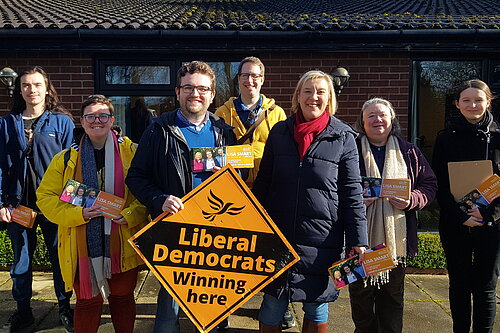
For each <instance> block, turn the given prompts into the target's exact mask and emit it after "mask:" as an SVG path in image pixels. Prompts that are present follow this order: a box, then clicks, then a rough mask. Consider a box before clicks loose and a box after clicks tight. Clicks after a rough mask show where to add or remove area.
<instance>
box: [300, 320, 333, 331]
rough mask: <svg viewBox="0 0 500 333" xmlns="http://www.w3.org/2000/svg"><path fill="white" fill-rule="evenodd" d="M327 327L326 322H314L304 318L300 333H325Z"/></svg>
mask: <svg viewBox="0 0 500 333" xmlns="http://www.w3.org/2000/svg"><path fill="white" fill-rule="evenodd" d="M327 328H328V322H326V323H316V322H314V321H311V320H309V319H306V318H304V325H303V326H302V333H326V329H327Z"/></svg>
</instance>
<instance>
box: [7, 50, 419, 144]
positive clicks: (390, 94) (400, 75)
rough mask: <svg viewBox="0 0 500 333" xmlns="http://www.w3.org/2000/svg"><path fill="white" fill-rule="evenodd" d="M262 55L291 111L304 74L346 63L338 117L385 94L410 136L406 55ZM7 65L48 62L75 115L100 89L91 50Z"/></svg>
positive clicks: (271, 91)
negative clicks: (346, 79)
mask: <svg viewBox="0 0 500 333" xmlns="http://www.w3.org/2000/svg"><path fill="white" fill-rule="evenodd" d="M259 56H260V57H261V59H262V61H263V62H264V64H265V65H266V82H265V84H264V87H263V90H262V92H263V93H264V94H266V95H268V96H269V97H272V98H274V99H276V102H277V104H278V105H280V106H282V107H283V108H284V109H285V111H287V112H288V111H289V110H290V106H291V99H292V95H293V91H294V88H295V85H296V84H297V82H298V80H299V78H300V76H301V75H302V74H303V73H305V72H306V71H308V70H311V69H320V70H323V71H326V72H331V71H332V70H333V69H334V68H335V67H336V66H337V63H339V62H340V65H341V66H343V67H344V68H346V69H347V70H348V71H349V74H350V76H351V77H350V80H349V82H348V83H347V86H346V87H345V88H344V90H343V91H342V93H341V95H340V97H339V98H338V103H339V109H338V112H337V116H338V117H339V118H341V119H342V120H344V121H346V122H348V123H351V124H352V123H354V122H355V120H356V118H357V116H358V114H359V111H360V109H361V105H362V104H363V102H364V101H366V100H367V99H369V98H371V97H383V98H386V99H388V100H389V101H391V102H392V103H393V104H394V106H395V108H396V112H397V113H398V117H399V120H400V122H401V127H402V129H403V136H406V135H407V133H408V100H409V97H408V94H409V84H410V83H409V73H410V63H411V61H410V59H409V58H408V57H407V56H406V55H405V54H402V53H388V52H387V53H383V52H372V53H369V52H359V53H357V52H356V53H355V52H352V53H327V52H288V53H270V54H260V55H259ZM179 60H181V59H179ZM7 65H9V66H11V67H13V68H14V70H16V71H21V70H22V69H23V68H25V67H26V66H31V65H41V66H43V67H44V68H45V69H46V71H47V72H48V74H49V76H50V78H51V79H52V81H53V83H54V85H55V87H56V89H57V91H58V93H59V96H60V97H61V100H62V102H63V104H64V106H66V107H67V108H68V109H69V110H70V111H72V112H73V113H74V114H75V115H76V114H78V111H79V107H80V104H81V102H82V101H83V98H85V97H86V96H88V95H90V94H92V93H93V92H94V77H93V68H92V58H91V57H90V56H88V55H85V54H80V53H77V54H68V53H58V54H41V55H38V54H33V53H29V54H21V53H18V54H15V55H14V56H9V55H5V54H0V68H3V67H4V66H7ZM8 110H9V98H8V97H7V94H6V91H5V90H3V88H0V115H4V114H6V113H7V112H8Z"/></svg>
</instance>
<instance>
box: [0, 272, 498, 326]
mask: <svg viewBox="0 0 500 333" xmlns="http://www.w3.org/2000/svg"><path fill="white" fill-rule="evenodd" d="M11 286H12V282H11V280H10V276H9V273H8V272H6V271H1V272H0V327H1V326H2V325H3V324H4V323H5V322H7V319H8V317H9V316H10V314H11V313H12V312H13V311H14V310H15V306H16V305H15V302H14V301H13V300H12V297H11V291H10V290H11ZM158 287H159V283H158V281H157V280H156V278H155V277H154V276H153V275H152V274H151V273H150V272H149V271H147V270H144V271H142V272H141V273H140V276H139V281H138V283H137V288H136V296H137V319H136V324H135V332H141V333H142V332H152V329H153V324H154V314H155V312H156V295H157V292H158ZM261 300H262V294H257V295H256V296H254V297H253V298H251V299H250V300H249V301H248V302H247V303H246V304H244V305H243V306H242V307H241V308H239V309H238V310H236V312H235V313H234V314H232V315H231V317H230V322H231V329H230V330H229V331H228V332H231V333H233V332H234V333H249V332H258V321H257V315H258V311H259V306H260V303H261ZM497 300H498V302H497V303H500V287H497ZM32 307H33V310H34V315H35V318H36V322H35V325H34V326H33V327H32V328H31V329H30V330H27V332H51V333H62V332H64V329H63V328H62V326H60V325H59V323H58V316H57V314H58V311H57V301H56V299H55V296H54V291H53V287H52V275H51V273H43V272H36V273H35V276H34V283H33V300H32ZM292 309H293V313H294V315H295V316H296V319H297V326H296V327H294V328H292V329H289V330H287V331H285V332H290V333H292V332H300V328H301V324H302V316H303V312H302V309H301V304H300V303H298V304H293V305H292ZM329 312H330V320H329V328H328V333H346V332H353V331H354V325H353V324H352V320H351V311H350V306H349V292H348V290H347V289H346V288H344V289H343V290H342V291H341V296H340V298H339V299H338V300H337V301H336V302H334V303H330V311H329ZM499 312H500V306H499V307H497V323H496V325H495V330H494V331H495V332H500V323H499V322H500V313H499ZM5 331H6V330H2V329H1V328H0V333H3V332H5ZM113 331H114V330H113V326H112V324H111V319H110V316H109V310H108V309H107V307H105V310H104V314H103V316H102V322H101V327H100V329H99V332H100V333H108V332H113ZM181 332H182V333H194V332H195V328H194V326H193V325H192V324H191V322H190V320H189V319H188V318H187V317H186V316H185V315H182V316H181ZM404 332H408V333H420V332H422V333H424V332H425V333H428V332H451V317H450V309H449V301H448V277H447V276H446V275H419V274H408V275H407V276H406V281H405V311H404Z"/></svg>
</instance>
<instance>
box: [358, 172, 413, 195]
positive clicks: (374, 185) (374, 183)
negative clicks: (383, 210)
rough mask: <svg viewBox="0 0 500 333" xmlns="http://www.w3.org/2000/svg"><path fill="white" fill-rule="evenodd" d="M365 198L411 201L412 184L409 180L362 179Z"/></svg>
mask: <svg viewBox="0 0 500 333" xmlns="http://www.w3.org/2000/svg"><path fill="white" fill-rule="evenodd" d="M362 186H363V197H364V198H370V197H385V198H389V197H396V198H403V199H406V200H408V199H410V191H411V182H410V180H409V179H407V178H395V179H382V178H375V177H362Z"/></svg>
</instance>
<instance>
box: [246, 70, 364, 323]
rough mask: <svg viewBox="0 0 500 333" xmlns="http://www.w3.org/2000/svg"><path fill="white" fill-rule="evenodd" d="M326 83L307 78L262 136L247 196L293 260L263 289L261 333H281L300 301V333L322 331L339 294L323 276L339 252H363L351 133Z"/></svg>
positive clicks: (312, 75)
mask: <svg viewBox="0 0 500 333" xmlns="http://www.w3.org/2000/svg"><path fill="white" fill-rule="evenodd" d="M335 111H336V100H335V92H334V90H333V84H332V80H331V78H330V76H329V75H328V74H325V73H323V72H321V71H310V72H307V73H305V74H304V75H303V76H302V78H301V79H300V81H299V83H298V84H297V87H296V89H295V93H294V95H293V99H292V113H293V114H292V116H291V117H290V118H288V119H287V120H285V121H282V122H279V123H277V124H276V125H275V126H274V127H273V129H272V130H271V132H270V134H269V138H268V140H267V143H266V146H265V148H264V155H263V158H262V162H261V165H260V170H259V173H258V175H257V178H256V180H255V183H254V187H253V192H254V194H255V196H256V197H257V199H259V201H260V202H261V204H262V205H263V206H264V207H265V208H266V210H267V212H268V213H269V215H270V216H271V217H272V219H273V220H274V221H275V223H276V224H277V225H278V227H279V228H280V230H281V231H282V232H283V234H284V235H285V237H286V238H287V239H288V241H289V242H290V243H291V244H292V246H293V247H294V248H295V250H296V251H297V253H298V254H299V256H300V261H299V262H298V263H297V264H295V265H294V266H293V267H292V268H290V269H289V270H288V271H287V272H285V273H283V274H282V275H281V276H279V277H278V278H277V279H276V280H275V281H273V282H272V283H271V284H270V285H269V286H267V287H266V288H265V289H264V292H265V295H264V300H263V302H262V305H261V308H260V313H259V321H260V330H261V332H281V325H280V321H281V319H282V318H283V314H284V313H285V311H286V309H287V306H288V303H289V302H302V303H303V309H304V312H305V315H304V325H303V330H302V332H311V333H312V332H326V330H327V326H328V323H327V322H328V303H329V302H333V301H335V300H336V299H337V297H338V290H337V289H336V288H335V286H334V283H333V280H332V279H330V278H329V276H328V268H329V267H330V265H331V264H332V263H333V262H335V261H337V260H339V259H340V256H341V252H342V249H343V247H344V236H345V239H346V242H347V244H345V245H346V246H347V248H349V249H350V248H354V249H355V250H356V251H357V252H358V253H363V252H364V250H365V248H364V246H366V245H367V237H366V219H365V216H364V207H363V201H362V196H361V177H360V175H359V168H358V154H357V150H356V144H355V141H354V138H355V132H354V131H353V130H352V128H351V127H349V126H348V125H346V124H345V123H343V122H341V121H340V120H338V119H337V118H336V117H334V116H333V114H334V113H335Z"/></svg>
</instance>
